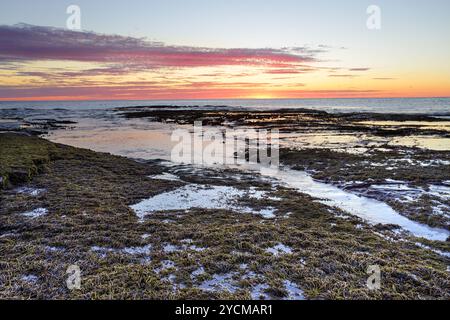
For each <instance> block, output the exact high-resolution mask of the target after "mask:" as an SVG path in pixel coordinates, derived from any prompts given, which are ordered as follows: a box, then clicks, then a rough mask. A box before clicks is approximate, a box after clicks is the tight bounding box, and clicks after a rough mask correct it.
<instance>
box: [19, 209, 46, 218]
mask: <svg viewBox="0 0 450 320" xmlns="http://www.w3.org/2000/svg"><path fill="white" fill-rule="evenodd" d="M46 214H48V210H47V209H45V208H37V209H34V210H32V211H28V212H24V213H22V216H24V217H27V218H31V219H35V218H39V217H42V216H45V215H46Z"/></svg>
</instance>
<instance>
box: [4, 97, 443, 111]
mask: <svg viewBox="0 0 450 320" xmlns="http://www.w3.org/2000/svg"><path fill="white" fill-rule="evenodd" d="M153 105H177V106H193V107H194V106H218V107H219V106H229V107H242V108H245V109H248V108H251V109H255V110H257V109H258V110H259V109H262V110H271V109H272V110H273V109H282V108H308V109H315V110H323V111H327V112H331V113H348V112H377V113H424V114H443V113H447V114H450V98H345V99H342V98H341V99H264V100H259V99H234V100H231V99H226V100H109V101H27V102H22V101H20V102H18V101H14V102H9V101H0V108H3V109H5V108H32V109H59V108H62V109H73V110H92V109H110V108H117V107H129V106H153Z"/></svg>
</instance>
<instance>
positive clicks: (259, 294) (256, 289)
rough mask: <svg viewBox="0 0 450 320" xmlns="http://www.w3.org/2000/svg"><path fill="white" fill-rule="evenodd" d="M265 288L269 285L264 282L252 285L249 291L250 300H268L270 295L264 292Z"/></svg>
mask: <svg viewBox="0 0 450 320" xmlns="http://www.w3.org/2000/svg"><path fill="white" fill-rule="evenodd" d="M267 289H269V286H268V285H267V284H265V283H262V284H257V285H255V286H253V287H252V290H251V292H250V294H251V296H252V300H269V299H270V296H269V295H268V294H267V293H266V292H265V291H266V290H267Z"/></svg>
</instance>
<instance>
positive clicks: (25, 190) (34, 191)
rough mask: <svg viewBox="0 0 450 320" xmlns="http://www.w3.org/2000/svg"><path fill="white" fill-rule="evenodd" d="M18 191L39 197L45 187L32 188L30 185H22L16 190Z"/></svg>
mask: <svg viewBox="0 0 450 320" xmlns="http://www.w3.org/2000/svg"><path fill="white" fill-rule="evenodd" d="M14 191H15V192H16V193H19V194H26V195H29V196H32V197H37V196H38V195H40V194H41V193H44V192H45V191H46V190H45V189H37V188H30V187H21V188H17V189H15V190H14Z"/></svg>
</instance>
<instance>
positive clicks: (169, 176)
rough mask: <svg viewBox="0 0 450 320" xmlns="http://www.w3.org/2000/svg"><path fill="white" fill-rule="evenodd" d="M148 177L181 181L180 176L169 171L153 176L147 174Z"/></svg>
mask: <svg viewBox="0 0 450 320" xmlns="http://www.w3.org/2000/svg"><path fill="white" fill-rule="evenodd" d="M149 178H150V179H155V180H166V181H181V179H180V177H178V176H176V175H174V174H171V173H167V172H164V173H162V174H158V175H154V176H149Z"/></svg>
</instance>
